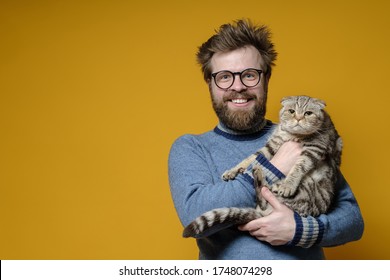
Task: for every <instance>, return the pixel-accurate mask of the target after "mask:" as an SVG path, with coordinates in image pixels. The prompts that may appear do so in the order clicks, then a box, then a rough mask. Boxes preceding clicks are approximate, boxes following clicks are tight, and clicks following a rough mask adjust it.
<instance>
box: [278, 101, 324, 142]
mask: <svg viewBox="0 0 390 280" xmlns="http://www.w3.org/2000/svg"><path fill="white" fill-rule="evenodd" d="M281 103H282V106H283V107H282V109H281V110H280V114H279V117H280V125H281V127H282V129H283V130H285V131H287V132H289V133H291V134H294V135H297V136H298V135H310V134H313V133H315V132H317V131H318V130H319V129H320V127H321V125H322V122H323V120H324V117H325V112H324V111H323V109H324V107H325V102H324V101H322V100H320V99H317V98H312V97H309V96H304V95H300V96H289V97H285V98H283V99H282V101H281Z"/></svg>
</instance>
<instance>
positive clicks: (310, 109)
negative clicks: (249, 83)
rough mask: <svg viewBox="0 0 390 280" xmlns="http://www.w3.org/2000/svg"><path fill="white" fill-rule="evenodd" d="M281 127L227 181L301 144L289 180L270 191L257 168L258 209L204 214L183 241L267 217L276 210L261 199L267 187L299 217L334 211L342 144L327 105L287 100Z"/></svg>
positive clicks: (302, 99)
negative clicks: (290, 145)
mask: <svg viewBox="0 0 390 280" xmlns="http://www.w3.org/2000/svg"><path fill="white" fill-rule="evenodd" d="M281 104H282V108H281V110H280V112H279V119H280V121H279V124H278V125H277V126H276V128H275V129H274V131H273V132H272V134H271V136H270V138H269V139H268V141H267V143H266V145H265V146H264V147H263V148H261V149H260V150H258V151H257V152H256V153H254V154H252V155H250V156H249V157H248V158H246V159H244V160H243V161H242V162H240V163H239V164H238V165H237V166H235V167H233V168H232V169H230V170H227V171H226V172H224V173H223V175H222V179H223V180H233V179H234V178H235V177H236V176H237V175H238V174H239V173H242V172H243V171H244V170H245V169H246V168H247V167H248V166H249V165H250V164H252V163H253V162H254V160H255V159H256V157H257V156H258V155H259V154H263V155H264V157H266V158H267V159H268V160H270V159H271V158H272V157H273V156H274V155H275V153H276V152H277V151H278V149H279V148H280V146H281V145H282V144H283V143H285V142H287V141H298V142H300V143H301V144H302V153H301V155H300V157H299V158H298V160H297V161H296V163H295V165H294V166H293V167H292V169H291V170H290V172H289V173H288V174H287V175H286V177H285V178H284V179H282V180H280V181H278V182H276V183H274V184H272V185H270V186H268V184H267V182H266V180H265V178H264V176H263V174H262V169H261V167H260V166H259V165H254V166H253V168H252V172H253V177H254V182H255V190H256V208H236V207H230V208H218V209H214V210H211V211H208V212H206V213H204V214H203V215H201V216H199V217H198V218H196V219H195V220H194V221H192V222H191V223H190V224H189V225H188V226H187V227H186V228H185V229H184V231H183V237H195V238H200V237H203V236H208V235H210V234H213V233H214V232H216V231H218V230H220V229H223V228H226V227H230V226H232V225H238V224H245V223H247V222H249V221H252V220H254V219H257V218H260V217H263V216H267V215H269V214H270V213H271V212H272V206H271V205H270V204H269V203H268V202H267V201H266V200H265V199H264V198H262V196H261V188H262V187H264V186H266V187H268V188H269V189H270V190H271V191H272V192H273V193H274V194H275V196H276V197H277V198H278V200H279V201H280V202H282V203H284V204H286V205H287V206H288V207H290V208H291V209H292V210H294V211H296V212H297V213H298V214H299V215H301V216H308V215H310V216H313V217H316V216H319V215H320V214H322V213H326V212H327V211H328V210H329V208H330V207H331V203H332V199H333V197H334V193H335V185H336V180H337V176H338V172H339V168H340V165H341V153H342V148H343V143H342V139H341V137H340V136H339V134H338V132H337V130H336V128H335V126H334V124H333V122H332V120H331V118H330V116H329V114H328V113H327V112H326V111H325V110H324V108H325V106H326V105H325V102H324V101H322V100H320V99H317V98H312V97H309V96H304V95H300V96H289V97H285V98H283V99H282V100H281Z"/></svg>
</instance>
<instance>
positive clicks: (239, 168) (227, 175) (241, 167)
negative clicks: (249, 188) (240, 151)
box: [222, 154, 257, 181]
mask: <svg viewBox="0 0 390 280" xmlns="http://www.w3.org/2000/svg"><path fill="white" fill-rule="evenodd" d="M256 156H257V154H253V155H250V156H249V157H247V158H246V159H244V160H243V161H241V162H240V163H239V164H237V165H236V166H235V167H233V168H232V169H229V170H227V171H225V172H224V173H223V174H222V179H223V180H225V181H228V180H232V179H234V178H236V176H237V175H238V174H239V173H242V172H244V171H245V169H247V168H248V166H249V165H250V164H251V163H252V162H253V161H254V160H255V159H256Z"/></svg>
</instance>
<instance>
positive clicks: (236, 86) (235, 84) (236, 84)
mask: <svg viewBox="0 0 390 280" xmlns="http://www.w3.org/2000/svg"><path fill="white" fill-rule="evenodd" d="M234 78H235V79H234V82H233V84H232V86H231V87H230V88H229V89H230V90H235V91H238V92H240V91H243V90H245V89H246V88H247V87H246V86H245V85H244V84H243V83H242V82H241V79H240V75H239V74H235V76H234Z"/></svg>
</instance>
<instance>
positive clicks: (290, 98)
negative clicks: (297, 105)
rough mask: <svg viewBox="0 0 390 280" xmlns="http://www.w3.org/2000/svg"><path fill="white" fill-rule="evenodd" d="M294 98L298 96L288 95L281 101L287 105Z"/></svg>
mask: <svg viewBox="0 0 390 280" xmlns="http://www.w3.org/2000/svg"><path fill="white" fill-rule="evenodd" d="M293 98H296V97H295V96H286V97H283V98H282V100H280V103H281V104H282V105H283V106H285V105H286V104H287V103H288V102H291V100H292V99H293Z"/></svg>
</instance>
